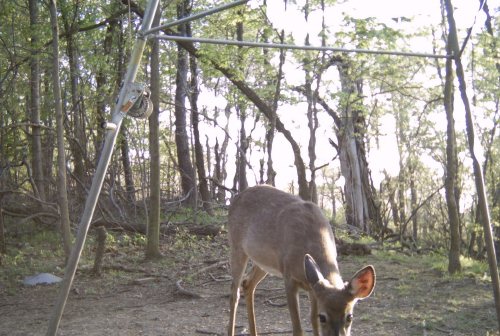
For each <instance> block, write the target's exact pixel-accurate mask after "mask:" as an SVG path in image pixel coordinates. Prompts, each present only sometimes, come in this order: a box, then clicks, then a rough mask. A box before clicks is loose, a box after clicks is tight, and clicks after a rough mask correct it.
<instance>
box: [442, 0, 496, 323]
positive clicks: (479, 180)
mask: <svg viewBox="0 0 500 336" xmlns="http://www.w3.org/2000/svg"><path fill="white" fill-rule="evenodd" d="M444 3H445V8H446V14H447V19H448V26H449V33H448V39H449V45H450V49H451V50H452V52H453V55H454V61H455V72H456V75H457V79H458V83H459V90H460V96H461V98H462V102H463V104H464V108H465V125H466V129H467V142H468V145H469V152H470V154H471V158H472V168H473V170H474V180H475V184H476V190H477V196H478V204H479V209H480V211H481V222H482V224H483V230H484V240H485V243H486V247H487V251H488V265H489V269H490V276H491V282H492V286H493V296H494V298H495V308H496V313H497V322H498V330H499V331H500V278H499V275H498V266H497V259H496V254H495V246H494V244H493V233H492V227H491V219H490V210H489V207H488V199H487V198H486V190H485V186H484V177H483V172H482V170H481V165H480V163H479V161H478V158H477V156H476V152H475V148H474V146H475V145H474V141H475V135H474V133H475V131H474V122H473V120H472V111H471V108H470V104H469V98H468V96H467V86H466V83H465V76H464V69H463V66H462V60H461V58H460V46H459V44H458V36H457V28H456V25H455V18H454V17H453V5H452V4H451V0H444Z"/></svg>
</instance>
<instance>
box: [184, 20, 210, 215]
mask: <svg viewBox="0 0 500 336" xmlns="http://www.w3.org/2000/svg"><path fill="white" fill-rule="evenodd" d="M188 29H189V26H188ZM189 30H190V29H189ZM189 34H190V35H191V32H189ZM190 68H191V90H190V92H191V95H190V98H191V99H190V102H191V123H192V125H193V137H194V153H195V159H196V162H195V163H196V171H197V173H198V186H199V189H200V196H201V201H202V204H203V209H205V211H206V212H207V213H208V214H210V215H212V214H213V211H212V198H211V196H210V190H209V189H208V181H207V174H206V172H205V156H204V155H203V145H202V144H201V141H200V130H199V129H198V124H199V122H200V120H199V119H200V116H199V111H198V96H199V94H200V89H199V87H198V65H197V63H196V57H194V56H190Z"/></svg>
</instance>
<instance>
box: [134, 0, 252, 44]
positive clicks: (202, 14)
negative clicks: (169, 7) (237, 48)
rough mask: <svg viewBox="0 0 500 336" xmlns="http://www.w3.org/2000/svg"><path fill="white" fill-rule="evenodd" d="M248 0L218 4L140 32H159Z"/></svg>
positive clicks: (143, 33) (144, 33)
mask: <svg viewBox="0 0 500 336" xmlns="http://www.w3.org/2000/svg"><path fill="white" fill-rule="evenodd" d="M248 1H250V0H238V1H235V2H231V3H228V4H225V5H222V6H219V7H214V8H212V9H208V10H206V11H203V12H200V13H197V14H193V15H190V16H187V17H185V18H182V19H179V20H175V21H172V22H169V23H166V24H164V25H161V26H158V27H155V28H151V29H149V30H146V31H144V32H141V33H140V34H141V35H143V36H146V35H150V34H153V33H156V32H159V31H161V30H163V29H165V28H169V27H173V26H177V25H180V24H181V23H186V22H190V21H193V20H196V19H199V18H202V17H205V16H208V15H210V14H214V13H218V12H221V11H223V10H226V9H229V8H233V7H236V6H239V5H242V4H244V3H247V2H248Z"/></svg>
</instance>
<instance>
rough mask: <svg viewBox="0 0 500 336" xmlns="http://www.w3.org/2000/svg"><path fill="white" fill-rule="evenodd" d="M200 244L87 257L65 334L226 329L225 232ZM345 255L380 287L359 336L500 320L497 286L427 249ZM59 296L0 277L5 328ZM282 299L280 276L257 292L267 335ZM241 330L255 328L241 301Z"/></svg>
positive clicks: (31, 320) (45, 314)
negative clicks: (434, 265) (100, 263)
mask: <svg viewBox="0 0 500 336" xmlns="http://www.w3.org/2000/svg"><path fill="white" fill-rule="evenodd" d="M170 243H171V242H169V244H170ZM193 244H194V243H192V242H191V243H186V244H185V246H183V247H181V248H180V247H179V246H177V247H176V246H175V244H171V247H170V248H168V249H166V250H165V251H164V254H165V257H164V258H163V260H161V261H160V262H156V263H152V262H147V263H146V262H143V261H142V260H141V259H140V258H139V257H138V256H133V255H132V253H130V254H129V253H128V252H123V251H116V250H115V251H108V253H107V255H106V259H105V261H104V264H105V266H106V268H105V270H104V275H103V276H101V277H95V276H92V275H91V274H90V266H91V265H90V262H89V265H86V264H85V262H83V265H82V263H80V267H79V271H78V272H77V276H76V278H75V282H74V284H73V287H72V290H71V294H70V297H69V299H68V302H67V305H66V308H65V311H64V315H63V318H62V321H61V324H60V328H59V333H58V335H61V336H63V335H64V336H70V335H106V336H112V335H120V336H124V335H191V336H192V335H225V330H226V324H227V320H228V305H229V302H228V301H229V297H228V293H229V287H230V281H229V278H228V265H227V263H226V262H225V260H226V259H227V250H226V249H224V248H223V249H221V245H222V246H224V244H225V242H224V238H223V237H219V238H216V240H214V241H211V242H210V243H206V244H204V245H193ZM137 254H138V252H137ZM339 261H340V267H341V271H342V274H343V277H344V279H349V277H350V276H351V275H352V274H353V273H354V272H355V271H356V270H358V269H359V268H361V267H362V266H363V265H366V264H373V265H374V266H375V268H376V271H377V284H376V289H375V292H374V294H373V295H372V297H370V298H368V299H366V300H364V301H361V302H359V303H358V305H357V306H356V309H355V322H354V325H353V329H352V334H353V335H374V336H377V335H380V336H387V335H428V336H431V335H481V336H482V335H492V334H491V330H494V329H495V328H496V327H497V324H496V316H495V309H494V302H493V295H492V290H491V285H490V284H489V283H488V282H487V281H485V280H481V279H478V278H477V277H459V278H454V277H453V278H450V277H448V276H446V275H443V274H441V273H440V272H439V271H436V270H432V269H429V267H428V265H426V263H424V262H423V261H422V260H421V257H419V256H413V257H406V256H403V255H399V256H391V257H389V254H388V253H387V252H377V251H374V253H373V254H372V255H370V256H366V257H354V256H348V257H340V258H339ZM0 271H1V270H0ZM58 275H60V276H61V274H58ZM179 279H182V280H183V281H182V283H181V287H179V286H177V285H176V282H177V281H178V280H179ZM57 295H58V286H57V285H55V286H54V285H51V286H36V287H23V286H19V287H18V288H16V289H15V290H14V291H12V289H11V290H9V291H7V290H5V286H3V287H2V285H1V284H0V335H2V336H3V335H5V336H14V335H44V334H45V332H46V329H47V326H48V320H49V317H50V315H51V313H52V306H53V304H54V302H55V299H56V297H57ZM198 295H199V297H196V296H198ZM242 301H244V300H242ZM284 304H285V297H284V290H283V283H282V280H281V279H279V278H275V277H267V278H266V279H265V280H264V281H263V282H262V283H261V284H260V286H259V287H258V288H257V293H256V311H257V312H256V314H257V323H258V330H259V332H260V334H261V335H290V334H291V331H290V329H291V324H290V319H289V316H288V311H287V308H286V306H285V305H284ZM308 304H309V302H308V299H307V296H306V295H305V294H304V295H301V306H302V317H303V325H304V326H305V329H307V330H309V331H308V333H307V334H310V335H312V333H311V332H310V324H309V322H308V309H309V308H308ZM237 332H238V334H239V335H247V333H248V330H247V320H246V311H245V306H244V303H243V302H240V306H239V309H238V320H237Z"/></svg>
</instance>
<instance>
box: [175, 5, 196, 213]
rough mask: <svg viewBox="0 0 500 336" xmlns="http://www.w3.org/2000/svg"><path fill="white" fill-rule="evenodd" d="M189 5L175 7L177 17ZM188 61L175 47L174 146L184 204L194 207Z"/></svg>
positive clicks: (182, 28)
mask: <svg viewBox="0 0 500 336" xmlns="http://www.w3.org/2000/svg"><path fill="white" fill-rule="evenodd" d="M188 7H189V3H188V1H186V0H183V1H181V2H180V3H179V4H178V5H177V16H178V18H179V19H180V18H183V17H184V16H187V15H189V9H188ZM178 29H179V33H180V34H181V35H186V25H185V24H181V25H179V28H178ZM187 75H188V60H187V54H186V51H185V50H184V49H183V48H181V47H180V46H179V47H177V73H176V77H175V84H176V88H175V144H176V146H177V162H178V165H179V172H180V175H181V186H182V192H183V194H184V195H189V196H188V198H187V199H186V204H187V205H188V206H191V207H193V208H194V207H195V206H196V205H195V204H194V202H195V200H196V195H195V193H196V184H195V172H194V168H193V164H192V163H191V155H190V148H189V134H188V129H187V125H186V96H187V90H188V86H187Z"/></svg>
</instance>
